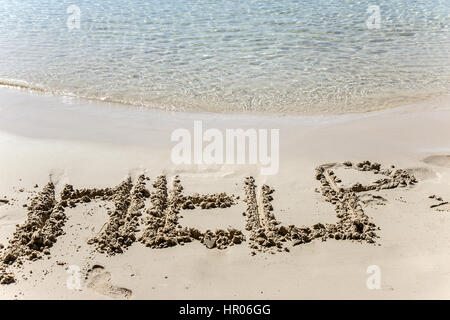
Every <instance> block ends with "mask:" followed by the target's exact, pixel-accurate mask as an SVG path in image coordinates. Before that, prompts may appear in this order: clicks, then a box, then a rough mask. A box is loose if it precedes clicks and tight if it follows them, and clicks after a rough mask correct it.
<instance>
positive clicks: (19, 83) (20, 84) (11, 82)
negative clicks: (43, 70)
mask: <svg viewBox="0 0 450 320" xmlns="http://www.w3.org/2000/svg"><path fill="white" fill-rule="evenodd" d="M0 86H5V87H13V88H19V89H27V90H32V91H39V92H45V89H44V88H42V87H39V86H36V85H32V84H30V83H28V82H26V81H23V80H15V79H0Z"/></svg>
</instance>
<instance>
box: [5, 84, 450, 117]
mask: <svg viewBox="0 0 450 320" xmlns="http://www.w3.org/2000/svg"><path fill="white" fill-rule="evenodd" d="M0 90H3V91H19V92H23V93H25V94H30V95H32V96H33V95H42V96H51V97H54V98H55V99H62V100H64V99H69V100H75V101H78V103H79V104H90V103H93V104H97V105H114V106H119V107H124V108H129V107H130V108H135V109H144V110H148V111H156V112H157V111H161V112H179V113H187V114H191V113H193V114H219V115H225V116H227V115H230V116H232V115H238V116H240V115H243V116H246V115H250V116H265V115H268V116H276V117H277V116H280V117H320V116H330V117H334V116H336V117H338V116H345V115H363V114H370V113H376V112H381V111H386V110H395V109H399V108H405V107H408V106H417V105H423V104H427V103H429V102H430V101H436V100H442V99H446V100H448V99H450V95H449V94H444V93H441V94H430V93H429V94H427V95H423V96H422V97H421V98H419V97H418V96H417V97H415V98H410V100H411V101H410V102H409V103H404V102H402V103H400V102H397V103H395V104H393V105H389V106H378V107H375V108H372V109H369V110H365V111H342V112H331V111H328V110H322V111H311V112H305V111H303V112H296V111H267V110H266V111H257V110H252V111H249V110H240V111H233V110H224V111H219V110H203V109H194V110H184V109H182V110H178V109H173V108H174V107H173V106H172V107H169V106H163V105H157V104H154V105H152V106H150V105H138V104H134V103H131V102H125V101H113V100H108V99H99V98H92V97H83V96H76V95H73V94H70V93H69V94H67V93H64V92H58V91H55V90H48V91H47V90H45V89H42V88H39V87H36V88H34V87H31V86H30V85H28V84H27V83H26V82H24V83H22V81H20V80H18V81H15V83H14V84H13V83H8V82H7V81H1V80H0ZM402 98H403V99H404V97H403V96H402V97H397V98H396V100H399V99H402Z"/></svg>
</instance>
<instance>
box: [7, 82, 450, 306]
mask: <svg viewBox="0 0 450 320" xmlns="http://www.w3.org/2000/svg"><path fill="white" fill-rule="evenodd" d="M0 114H1V117H0V150H1V157H0V179H1V183H0V243H1V244H2V246H1V247H2V249H1V251H0V255H1V256H2V267H1V275H0V278H1V280H2V282H4V284H2V285H1V286H0V288H1V290H0V299H16V298H17V299H35V298H39V299H314V298H316V299H317V298H320V299H339V298H345V299H347V298H353V299H394V298H401V299H410V298H412V299H419V298H425V299H448V298H450V267H449V265H448V261H449V259H450V253H449V250H448V248H449V246H450V236H449V233H448V230H449V228H450V204H448V202H447V201H450V140H449V139H448V138H449V137H450V99H449V97H440V98H436V99H433V100H429V101H426V102H424V103H420V104H416V105H410V106H404V107H401V108H395V109H389V110H384V111H377V112H370V113H360V114H346V115H326V116H325V115H324V116H283V115H275V116H274V115H270V116H269V115H244V114H218V113H204V114H200V113H181V112H179V113H176V112H166V111H155V110H148V109H139V108H135V107H126V106H120V105H112V104H106V103H96V102H92V101H86V100H80V99H75V98H68V97H61V96H50V95H43V94H36V93H29V92H26V91H24V90H17V89H8V88H2V89H1V90H0ZM198 120H201V121H203V125H204V127H208V128H217V129H219V130H221V129H225V128H242V129H247V128H269V129H279V130H280V131H279V132H280V149H279V150H280V155H279V156H280V159H279V170H278V173H277V174H275V175H261V174H260V168H259V167H258V165H250V164H246V165H240V164H234V165H221V166H218V165H210V166H208V165H184V166H180V165H175V164H173V163H172V162H171V149H172V147H173V142H171V140H170V136H171V133H172V132H173V130H175V129H177V128H187V129H192V127H193V123H194V121H198ZM161 221H163V225H162V227H161V229H158V230H159V231H158V232H159V233H158V236H160V235H161V234H162V235H165V238H164V237H163V238H158V237H155V235H154V234H153V233H154V232H155V230H156V229H155V228H156V227H155V226H156V225H158V224H159V223H161ZM36 230H38V232H37V233H36ZM123 230H126V232H122V231H123ZM207 230H210V231H207ZM216 230H221V231H216ZM120 232H122V233H121V234H118V233H120ZM160 233H161V234H160ZM261 237H262V239H261ZM119 238H120V239H119ZM155 239H156V240H155ZM174 239H175V240H174ZM373 270H376V272H377V273H378V275H379V278H377V279H378V280H377V281H378V286H377V285H375V287H373V286H372V287H371V285H370V283H369V282H370V281H371V275H372V272H373ZM74 277H75V278H74ZM77 277H78V278H77ZM80 277H81V278H80ZM375 284H376V281H375Z"/></svg>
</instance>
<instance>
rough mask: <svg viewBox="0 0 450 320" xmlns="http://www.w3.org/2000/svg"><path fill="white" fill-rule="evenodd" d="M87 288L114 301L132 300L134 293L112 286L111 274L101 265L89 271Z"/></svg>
mask: <svg viewBox="0 0 450 320" xmlns="http://www.w3.org/2000/svg"><path fill="white" fill-rule="evenodd" d="M87 280H88V284H87V287H88V288H89V289H92V290H94V291H96V292H97V293H100V294H103V295H105V296H108V297H110V298H113V299H130V298H131V295H132V294H133V292H132V291H131V290H129V289H126V288H121V287H117V286H114V285H113V284H111V273H109V272H107V271H105V268H104V267H103V266H100V265H95V266H93V267H92V269H90V270H89V271H88V274H87Z"/></svg>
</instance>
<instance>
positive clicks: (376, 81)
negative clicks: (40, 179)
mask: <svg viewBox="0 0 450 320" xmlns="http://www.w3.org/2000/svg"><path fill="white" fill-rule="evenodd" d="M374 4H377V2H374V1H366V0H361V1H350V0H348V1H341V0H315V1H294V0H277V1H265V0H247V1H246V0H240V1H238V0H221V1H207V0H199V1H193V0H164V1H162V0H158V1H157V0H122V1H119V0H104V1H99V0H98V1H95V0H53V1H50V0H49V1H46V0H27V1H23V0H0V83H3V84H10V85H17V86H23V87H27V88H32V89H37V90H42V91H46V92H53V93H58V94H67V95H75V96H80V97H86V98H92V99H101V100H107V101H116V102H122V103H127V104H132V105H138V106H149V107H157V108H168V109H175V110H189V111H218V112H221V111H225V112H234V111H247V112H248V111H252V112H293V113H324V112H332V113H342V112H358V111H368V110H374V109H379V108H384V107H390V106H394V105H400V104H406V103H408V102H412V101H415V100H418V99H424V98H427V97H430V96H435V95H439V94H442V93H448V92H449V91H450V90H449V88H450V59H449V58H450V57H449V55H450V33H449V32H450V0H418V1H407V0H402V1H400V0H386V1H378V4H379V6H380V7H379V8H380V18H381V19H380V25H379V28H378V29H377V28H372V29H370V28H368V27H367V24H366V21H367V20H368V18H369V16H370V15H371V12H368V11H367V10H368V8H369V6H370V5H374ZM70 5H76V6H78V7H79V8H80V29H76V28H75V29H69V28H68V27H67V20H68V18H69V16H70V13H67V9H68V7H69V6H70Z"/></svg>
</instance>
